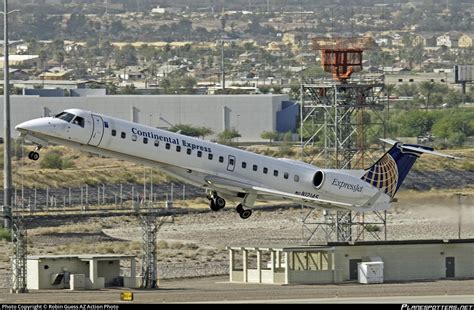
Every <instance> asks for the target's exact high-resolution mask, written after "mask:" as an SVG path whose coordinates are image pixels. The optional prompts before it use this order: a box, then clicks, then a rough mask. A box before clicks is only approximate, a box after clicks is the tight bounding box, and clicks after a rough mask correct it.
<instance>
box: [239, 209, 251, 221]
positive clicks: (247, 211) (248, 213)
mask: <svg viewBox="0 0 474 310" xmlns="http://www.w3.org/2000/svg"><path fill="white" fill-rule="evenodd" d="M239 215H240V217H241V218H242V219H244V220H246V219H248V218H249V217H250V216H251V215H252V210H250V209H245V210H244V211H242V212H240V213H239Z"/></svg>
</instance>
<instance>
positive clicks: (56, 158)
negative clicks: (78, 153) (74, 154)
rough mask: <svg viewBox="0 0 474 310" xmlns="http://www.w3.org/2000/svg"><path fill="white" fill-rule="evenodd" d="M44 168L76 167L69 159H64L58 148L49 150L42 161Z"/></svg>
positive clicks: (41, 164)
mask: <svg viewBox="0 0 474 310" xmlns="http://www.w3.org/2000/svg"><path fill="white" fill-rule="evenodd" d="M40 167H41V168H43V169H60V170H62V169H68V168H72V167H74V163H73V162H72V161H70V160H69V159H63V158H62V154H61V153H60V152H58V151H56V150H52V151H49V152H48V153H46V154H45V155H44V157H43V159H42V160H41V162H40Z"/></svg>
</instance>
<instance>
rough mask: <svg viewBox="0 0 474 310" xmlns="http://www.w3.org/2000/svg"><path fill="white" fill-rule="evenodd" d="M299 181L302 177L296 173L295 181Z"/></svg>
mask: <svg viewBox="0 0 474 310" xmlns="http://www.w3.org/2000/svg"><path fill="white" fill-rule="evenodd" d="M299 181H300V177H299V176H298V175H296V174H295V182H299Z"/></svg>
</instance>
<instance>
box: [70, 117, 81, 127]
mask: <svg viewBox="0 0 474 310" xmlns="http://www.w3.org/2000/svg"><path fill="white" fill-rule="evenodd" d="M72 123H73V124H76V125H79V126H81V127H84V119H83V118H82V117H80V116H76V118H75V119H74V120H73V121H72Z"/></svg>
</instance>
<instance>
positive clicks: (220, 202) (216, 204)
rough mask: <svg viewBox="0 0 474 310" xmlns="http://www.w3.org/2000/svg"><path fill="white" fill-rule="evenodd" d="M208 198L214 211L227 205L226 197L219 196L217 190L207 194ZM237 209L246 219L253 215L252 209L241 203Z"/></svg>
mask: <svg viewBox="0 0 474 310" xmlns="http://www.w3.org/2000/svg"><path fill="white" fill-rule="evenodd" d="M207 199H209V207H210V208H211V210H212V211H219V210H220V209H222V208H224V207H225V199H224V198H222V197H220V196H218V195H217V192H211V194H210V195H208V196H207ZM235 209H236V210H237V213H239V215H240V217H241V218H242V219H244V220H245V219H248V218H249V217H250V216H251V215H252V210H250V209H244V207H243V205H242V204H241V203H239V205H238V206H237V208H235Z"/></svg>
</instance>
